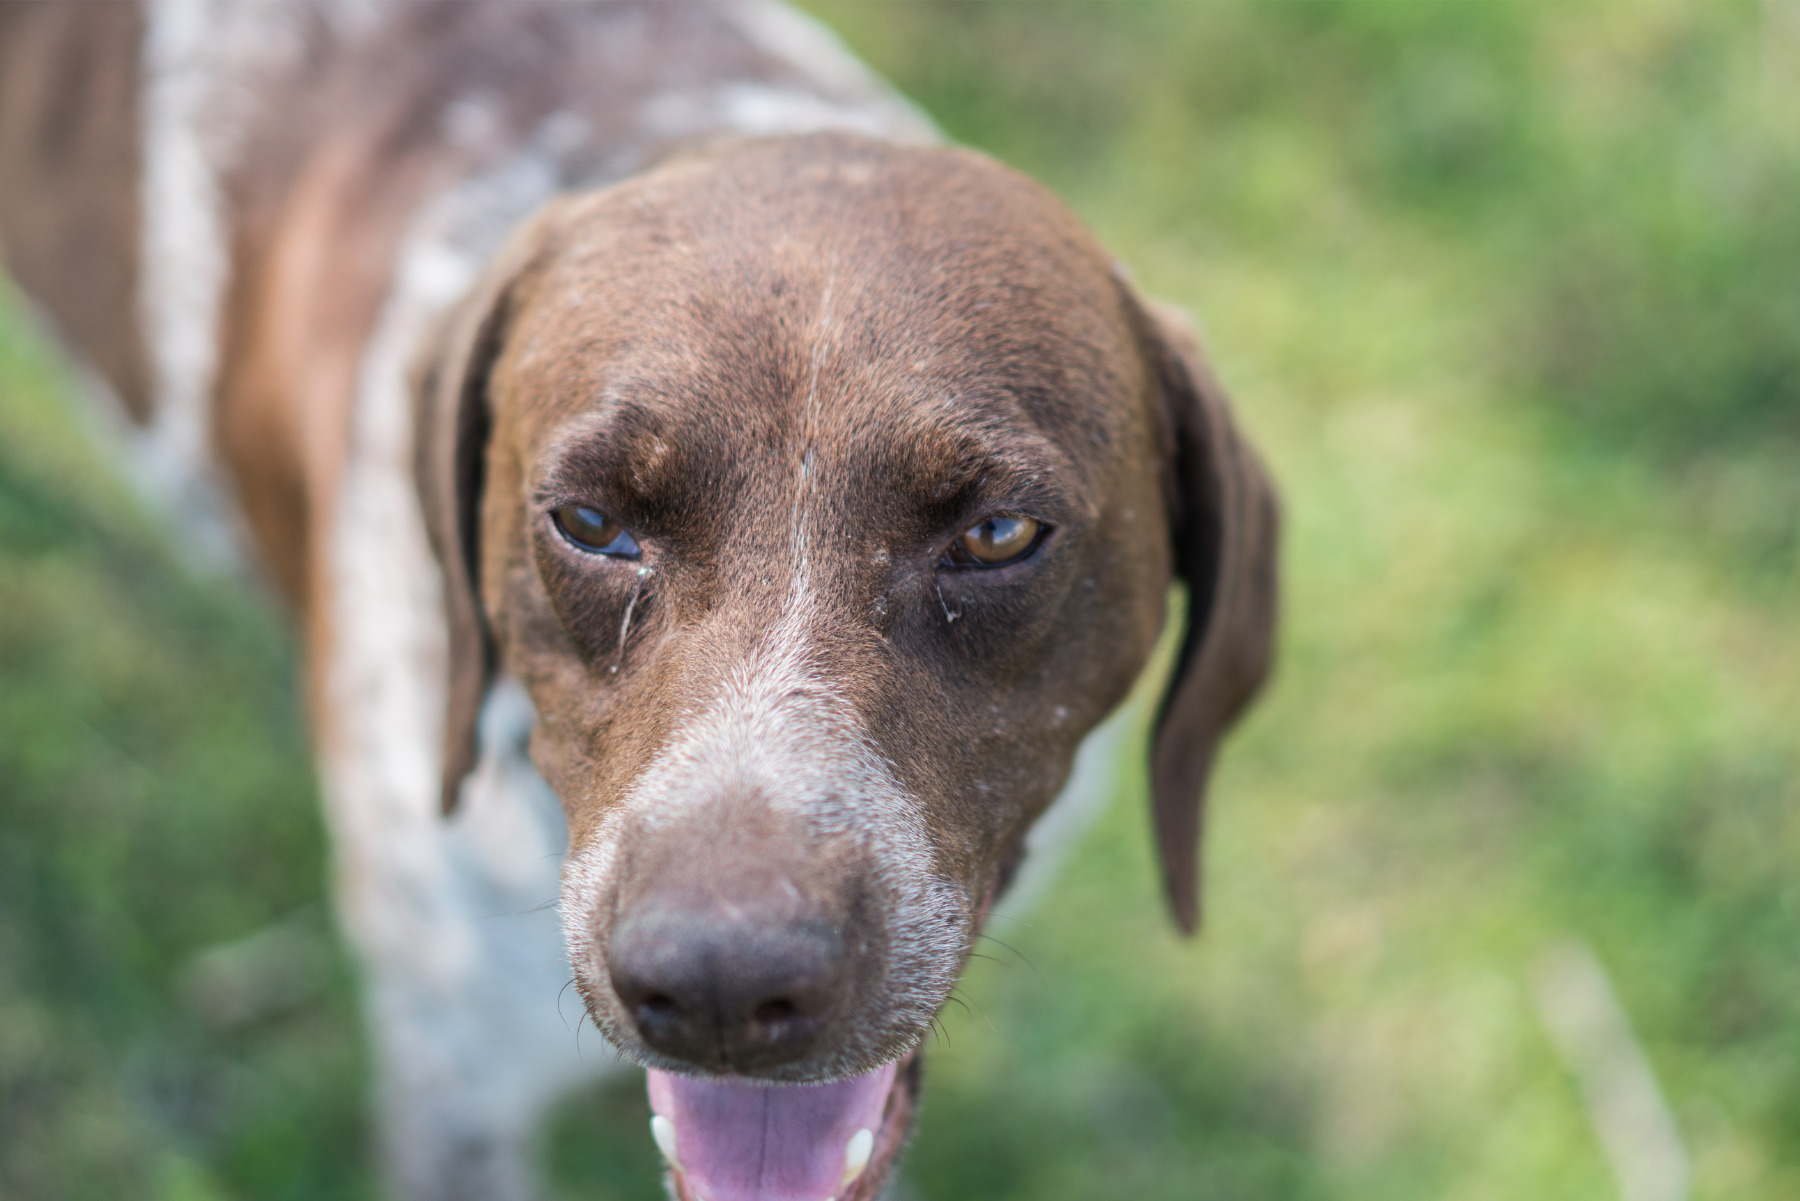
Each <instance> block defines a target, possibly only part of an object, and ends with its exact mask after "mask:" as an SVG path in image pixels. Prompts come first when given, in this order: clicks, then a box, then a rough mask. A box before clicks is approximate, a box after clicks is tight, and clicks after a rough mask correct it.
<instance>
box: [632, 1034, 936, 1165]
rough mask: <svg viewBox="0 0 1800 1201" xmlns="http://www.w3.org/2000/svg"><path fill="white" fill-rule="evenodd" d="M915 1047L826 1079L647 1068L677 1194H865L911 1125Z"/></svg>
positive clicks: (655, 1127) (656, 1126)
mask: <svg viewBox="0 0 1800 1201" xmlns="http://www.w3.org/2000/svg"><path fill="white" fill-rule="evenodd" d="M918 1078H919V1070H918V1053H917V1052H916V1051H915V1052H914V1053H913V1054H911V1055H908V1056H907V1057H906V1058H905V1059H903V1060H901V1061H900V1062H899V1063H890V1064H887V1065H886V1066H884V1067H881V1068H877V1069H876V1070H875V1071H873V1072H868V1073H866V1074H864V1075H861V1076H854V1077H852V1078H851V1079H849V1080H840V1081H836V1082H833V1083H830V1084H770V1083H767V1082H765V1081H760V1080H751V1079H746V1078H743V1077H729V1076H727V1077H714V1078H711V1079H705V1080H702V1079H695V1078H691V1077H686V1076H675V1075H672V1074H670V1073H668V1072H659V1071H657V1070H655V1069H654V1068H653V1069H651V1070H650V1081H649V1083H650V1108H651V1110H652V1111H653V1113H654V1116H653V1117H652V1118H651V1119H650V1128H651V1132H652V1133H653V1134H654V1135H655V1137H656V1145H657V1147H658V1148H659V1149H660V1150H661V1151H662V1153H663V1157H664V1158H665V1159H667V1160H668V1162H669V1189H670V1192H671V1193H672V1194H673V1195H674V1196H675V1197H676V1198H678V1201H874V1198H876V1197H879V1196H880V1195H881V1191H882V1188H883V1186H884V1185H885V1184H886V1183H887V1177H888V1175H889V1174H890V1173H891V1172H892V1170H893V1166H894V1161H895V1160H896V1159H897V1158H898V1156H899V1153H900V1149H901V1147H902V1146H903V1145H904V1143H905V1142H906V1136H907V1134H908V1133H909V1131H910V1130H911V1128H912V1119H913V1109H914V1104H915V1101H916V1098H917V1093H918Z"/></svg>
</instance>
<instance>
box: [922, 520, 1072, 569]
mask: <svg viewBox="0 0 1800 1201" xmlns="http://www.w3.org/2000/svg"><path fill="white" fill-rule="evenodd" d="M1048 532H1049V530H1048V527H1046V526H1045V525H1044V524H1043V523H1042V522H1040V521H1038V520H1036V519H1035V518H1031V517H990V518H988V519H987V520H986V521H984V522H982V523H981V524H980V525H973V526H970V527H969V528H968V529H966V530H964V531H963V536H962V537H960V538H958V539H957V540H956V541H955V542H952V543H951V544H950V549H949V550H948V551H946V552H945V553H944V560H945V562H946V563H949V564H950V565H952V566H955V567H1003V566H1005V565H1006V564H1008V563H1012V562H1015V561H1016V560H1019V559H1023V558H1024V557H1025V556H1026V555H1028V554H1030V553H1031V552H1032V551H1034V550H1036V549H1037V544H1038V543H1039V542H1041V541H1043V537H1044V535H1045V534H1046V533H1048Z"/></svg>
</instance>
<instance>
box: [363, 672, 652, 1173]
mask: <svg viewBox="0 0 1800 1201" xmlns="http://www.w3.org/2000/svg"><path fill="white" fill-rule="evenodd" d="M532 720H533V715H532V713H531V709H530V703H529V702H528V701H527V700H526V699H525V697H524V695H523V693H522V692H521V691H520V690H519V689H518V688H517V687H516V686H515V685H513V684H511V683H510V682H506V683H502V684H501V685H499V686H498V687H497V688H496V689H495V690H494V692H493V693H492V694H491V695H490V697H489V701H488V704H487V707H486V709H485V711H484V714H483V720H482V731H481V735H482V757H481V762H480V764H479V766H478V768H477V770H476V772H475V773H474V775H472V776H471V777H470V779H469V781H468V783H467V784H466V785H465V787H464V791H463V797H462V804H461V806H460V807H459V810H458V812H457V814H456V816H455V817H453V818H442V817H440V816H438V814H437V813H436V812H435V810H434V809H433V808H430V807H423V811H422V812H420V811H419V810H418V809H417V808H414V807H411V806H408V808H409V809H413V811H412V812H410V813H400V812H397V809H398V807H397V806H394V805H393V804H391V802H392V801H393V800H394V797H393V795H392V793H391V791H388V795H386V796H385V797H384V796H383V795H382V793H383V792H384V791H386V789H384V785H387V784H391V783H392V782H393V780H392V778H391V777H390V779H389V780H387V781H383V780H382V779H381V778H380V775H382V774H385V773H384V772H383V768H384V767H388V768H391V767H394V766H396V764H395V760H396V759H397V758H398V756H396V755H394V754H392V753H391V749H392V748H390V754H389V756H388V762H387V763H386V764H382V763H379V762H362V763H355V764H353V763H349V762H339V763H337V764H335V765H332V770H333V771H334V773H335V775H336V778H335V779H334V780H331V781H329V784H330V786H331V791H332V793H333V804H332V810H333V816H334V819H336V820H335V821H334V825H336V826H337V827H338V828H337V834H338V838H339V842H338V846H339V851H338V854H339V860H338V876H339V900H340V906H341V910H342V913H343V915H344V920H345V922H346V924H347V926H348V928H349V931H350V934H351V937H352V940H353V941H354V942H355V944H356V946H357V949H358V951H359V953H360V958H361V960H362V968H363V974H364V978H365V984H366V986H367V991H368V1013H369V1020H370V1028H371V1033H372V1036H373V1039H374V1043H375V1056H376V1061H377V1064H376V1066H377V1070H378V1078H379V1085H378V1088H379V1093H380V1106H381V1112H382V1140H383V1152H384V1157H385V1159H386V1164H387V1171H388V1174H389V1177H390V1180H391V1182H392V1185H393V1187H394V1189H395V1191H396V1192H397V1193H398V1195H400V1196H402V1197H405V1198H407V1199H408V1201H452V1199H462V1198H468V1199H470V1201H476V1199H479V1201H513V1199H515V1198H518V1199H523V1198H528V1197H531V1196H532V1195H533V1194H534V1192H535V1187H534V1181H535V1172H534V1170H533V1165H532V1162H531V1161H532V1158H533V1155H534V1152H535V1149H536V1148H535V1143H534V1133H535V1128H536V1125H537V1122H538V1119H539V1117H540V1116H541V1114H542V1112H543V1110H544V1109H545V1108H546V1107H547V1106H548V1105H549V1104H550V1103H551V1102H553V1101H554V1100H555V1099H556V1097H557V1096H558V1095H560V1094H561V1093H562V1092H564V1091H566V1090H567V1089H569V1088H571V1087H573V1086H574V1085H576V1084H578V1083H580V1082H581V1081H582V1080H584V1079H587V1078H589V1077H591V1076H593V1075H595V1074H596V1073H598V1072H601V1071H604V1070H606V1069H607V1068H608V1067H610V1066H613V1065H614V1064H616V1063H617V1059H616V1057H615V1056H614V1055H613V1053H612V1051H611V1048H610V1047H608V1046H607V1045H606V1043H605V1042H604V1040H601V1039H591V1040H588V1042H587V1044H586V1045H585V1046H584V1047H581V1048H580V1049H579V1051H578V1049H577V1044H576V1037H575V1026H576V1024H577V1023H578V1022H579V1021H580V1020H581V1018H582V1010H581V1006H580V1004H579V1001H577V1002H575V1003H574V1005H573V1007H572V1009H571V1008H570V1007H567V1006H565V1007H563V1008H564V1010H565V1012H566V1013H567V1017H566V1019H565V1017H564V1016H563V1015H562V1014H559V1012H558V1000H559V993H560V992H561V990H562V988H563V986H564V985H565V983H566V982H567V980H568V971H567V967H566V964H565V962H564V953H563V944H562V935H561V932H560V929H559V927H558V924H557V917H556V913H555V911H554V908H553V902H554V899H555V897H556V890H557V882H558V869H559V866H560V863H561V857H562V849H563V841H564V831H563V819H562V812H561V810H560V808H559V807H558V805H557V803H556V799H555V797H554V796H553V795H551V793H550V791H549V789H548V788H547V787H546V786H545V785H544V783H543V781H542V780H540V779H539V778H538V776H537V774H536V773H535V772H534V771H533V770H532V768H531V766H530V764H529V762H528V761H527V760H526V759H525V758H524V753H523V752H524V739H525V736H526V735H527V734H528V733H529V731H530V727H531V722H532ZM421 795H422V796H423V797H424V798H425V799H427V800H429V799H430V798H431V797H432V796H433V795H434V793H433V790H432V788H431V787H430V783H429V779H427V781H426V782H425V786H424V789H423V792H422V794H421ZM384 802H386V803H384ZM384 811H385V812H384Z"/></svg>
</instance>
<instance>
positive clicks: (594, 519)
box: [550, 505, 638, 559]
mask: <svg viewBox="0 0 1800 1201" xmlns="http://www.w3.org/2000/svg"><path fill="white" fill-rule="evenodd" d="M550 520H551V521H552V522H554V523H555V524H556V532H557V533H559V534H561V535H562V536H563V538H564V539H565V540H567V541H568V543H569V544H570V545H571V546H573V547H575V548H576V549H577V550H584V551H587V552H588V553H589V554H594V555H612V556H614V557H616V558H621V559H635V558H637V556H638V544H637V539H636V538H633V537H632V536H631V535H630V534H627V533H626V532H625V527H624V526H622V525H620V524H619V523H618V522H616V521H614V520H613V519H612V518H610V517H608V516H607V515H606V514H604V513H602V512H601V511H600V510H598V509H590V508H588V507H587V506H586V505H564V506H563V507H562V508H560V509H555V510H552V511H551V513H550Z"/></svg>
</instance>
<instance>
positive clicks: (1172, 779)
mask: <svg viewBox="0 0 1800 1201" xmlns="http://www.w3.org/2000/svg"><path fill="white" fill-rule="evenodd" d="M1132 304H1133V306H1134V307H1135V308H1137V309H1138V311H1139V313H1140V314H1141V315H1142V317H1143V321H1142V329H1143V332H1144V336H1145V341H1146V344H1147V346H1148V349H1149V353H1150V355H1151V356H1152V364H1153V366H1154V369H1155V374H1156V377H1157V382H1158V385H1159V386H1160V388H1161V390H1162V405H1163V428H1164V436H1165V443H1164V452H1163V453H1164V477H1163V478H1164V486H1165V494H1166V503H1167V505H1168V511H1169V532H1170V537H1171V538H1172V539H1173V542H1174V564H1175V572H1176V574H1177V575H1179V576H1180V577H1181V579H1182V581H1183V582H1184V583H1185V584H1186V585H1187V593H1188V599H1187V629H1186V631H1185V633H1184V636H1183V638H1182V643H1181V655H1180V658H1179V660H1178V661H1177V664H1176V668H1175V673H1174V676H1173V678H1172V679H1171V680H1170V682H1169V687H1168V692H1167V693H1166V694H1165V695H1164V697H1163V702H1162V709H1161V711H1160V712H1159V714H1158V716H1157V722H1156V735H1155V743H1154V746H1153V749H1152V751H1151V767H1150V783H1151V796H1152V803H1153V805H1154V807H1155V818H1156V841H1157V849H1158V851H1159V853H1160V855H1161V859H1162V869H1163V883H1164V885H1165V887H1166V888H1167V890H1168V896H1169V905H1170V907H1171V908H1172V909H1173V910H1174V914H1175V921H1176V922H1177V924H1179V925H1180V927H1181V929H1182V931H1183V932H1184V933H1187V934H1192V933H1193V932H1194V931H1195V929H1196V928H1197V927H1198V926H1199V924H1200V835H1201V824H1202V822H1201V818H1202V814H1203V812H1204V808H1205V800H1206V785H1207V777H1208V776H1209V775H1210V773H1211V771H1212V766H1213V757H1214V755H1215V754H1216V753H1217V751H1218V746H1219V742H1220V740H1221V739H1223V738H1224V736H1225V733H1226V731H1227V730H1228V729H1230V728H1231V725H1232V723H1233V722H1235V721H1236V720H1237V718H1238V715H1239V714H1241V713H1242V712H1243V710H1244V708H1245V706H1247V705H1248V704H1249V703H1250V700H1251V699H1252V698H1253V697H1254V696H1255V695H1256V693H1257V690H1258V689H1260V688H1261V687H1262V683H1263V680H1264V678H1265V677H1266V676H1267V675H1268V673H1269V665H1270V659H1271V652H1272V649H1273V646H1272V644H1273V641H1274V634H1275V616H1276V588H1277V579H1276V572H1277V564H1276V543H1277V540H1278V534H1279V524H1280V511H1279V508H1278V505H1277V502H1276V498H1275V490H1274V487H1273V486H1272V485H1271V484H1270V482H1269V476H1268V473H1267V472H1266V471H1265V470H1264V468H1263V466H1262V463H1261V462H1260V461H1259V460H1258V458H1257V456H1256V452H1255V451H1254V450H1252V449H1251V447H1250V444H1249V443H1248V442H1246V441H1245V440H1244V437H1243V435H1242V434H1240V433H1239V432H1238V429H1237V426H1236V424H1235V423H1234V422H1233V421H1232V418H1231V407H1230V404H1229V402H1228V401H1227V399H1226V396H1225V391H1224V389H1223V388H1222V387H1221V386H1220V384H1219V381H1218V379H1217V378H1216V377H1215V376H1214V375H1213V373H1212V370H1211V367H1210V366H1209V365H1208V363H1207V360H1206V355H1205V352H1204V351H1203V350H1202V348H1201V346H1200V342H1199V339H1198V338H1197V337H1196V336H1195V334H1194V332H1193V328H1192V326H1191V324H1190V323H1189V322H1188V320H1187V318H1186V317H1185V316H1184V315H1183V314H1182V313H1180V312H1178V311H1177V310H1175V309H1172V308H1169V307H1167V306H1163V305H1155V304H1144V303H1142V302H1139V301H1136V300H1135V299H1133V300H1132Z"/></svg>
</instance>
